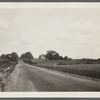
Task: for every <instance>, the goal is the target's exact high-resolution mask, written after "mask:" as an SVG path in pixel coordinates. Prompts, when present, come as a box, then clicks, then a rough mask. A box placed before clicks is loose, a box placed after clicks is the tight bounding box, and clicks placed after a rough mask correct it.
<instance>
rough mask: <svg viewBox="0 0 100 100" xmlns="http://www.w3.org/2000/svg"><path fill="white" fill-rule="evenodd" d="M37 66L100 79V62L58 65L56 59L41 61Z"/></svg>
mask: <svg viewBox="0 0 100 100" xmlns="http://www.w3.org/2000/svg"><path fill="white" fill-rule="evenodd" d="M36 66H37V67H43V68H48V69H52V70H57V71H62V72H66V73H71V74H77V75H81V76H87V77H91V78H97V79H100V64H75V65H57V64H56V61H43V62H42V61H41V62H38V63H37V65H36Z"/></svg>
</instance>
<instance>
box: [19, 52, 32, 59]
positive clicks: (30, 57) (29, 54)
mask: <svg viewBox="0 0 100 100" xmlns="http://www.w3.org/2000/svg"><path fill="white" fill-rule="evenodd" d="M21 58H26V59H33V55H32V54H31V52H26V53H24V54H22V55H21Z"/></svg>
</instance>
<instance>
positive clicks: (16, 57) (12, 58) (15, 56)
mask: <svg viewBox="0 0 100 100" xmlns="http://www.w3.org/2000/svg"><path fill="white" fill-rule="evenodd" d="M9 57H10V60H11V61H18V54H17V53H16V52H12V53H11V54H10V56H9Z"/></svg>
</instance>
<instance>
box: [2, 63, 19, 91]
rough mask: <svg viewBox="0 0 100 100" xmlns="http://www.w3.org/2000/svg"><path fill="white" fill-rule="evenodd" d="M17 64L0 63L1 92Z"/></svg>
mask: <svg viewBox="0 0 100 100" xmlns="http://www.w3.org/2000/svg"><path fill="white" fill-rule="evenodd" d="M17 63H18V62H6V63H5V62H2V63H0V91H1V92H3V91H4V88H5V85H6V83H7V82H8V80H9V76H10V74H11V73H12V71H13V70H14V69H15V66H16V64H17Z"/></svg>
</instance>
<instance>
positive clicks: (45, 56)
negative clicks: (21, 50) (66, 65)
mask: <svg viewBox="0 0 100 100" xmlns="http://www.w3.org/2000/svg"><path fill="white" fill-rule="evenodd" d="M39 59H46V60H71V58H69V57H68V56H65V57H63V56H61V55H60V54H59V53H57V52H56V51H53V50H49V51H47V53H46V54H42V55H39Z"/></svg>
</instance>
